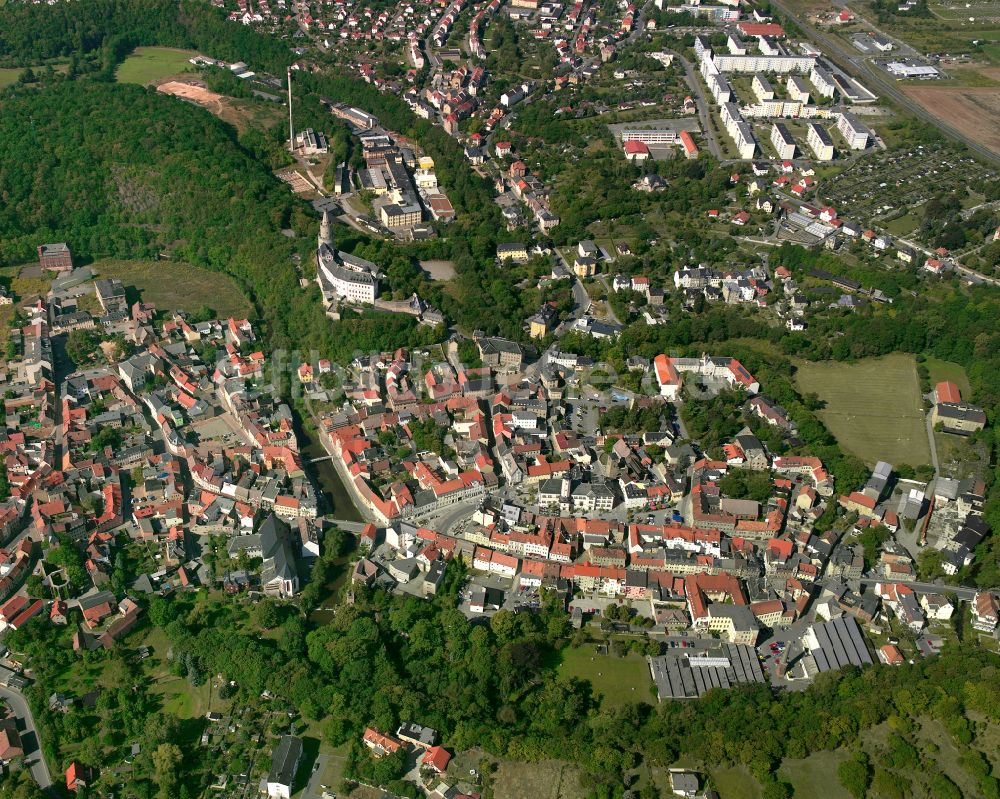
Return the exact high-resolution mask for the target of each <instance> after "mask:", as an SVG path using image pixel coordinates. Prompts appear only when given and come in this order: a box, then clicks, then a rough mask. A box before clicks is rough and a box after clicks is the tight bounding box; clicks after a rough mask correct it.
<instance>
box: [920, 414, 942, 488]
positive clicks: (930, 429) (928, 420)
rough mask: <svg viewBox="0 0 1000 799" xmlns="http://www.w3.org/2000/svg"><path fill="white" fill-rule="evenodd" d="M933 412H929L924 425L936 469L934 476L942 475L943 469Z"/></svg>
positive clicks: (932, 463) (932, 461) (932, 462)
mask: <svg viewBox="0 0 1000 799" xmlns="http://www.w3.org/2000/svg"><path fill="white" fill-rule="evenodd" d="M931 415H932V414H931V412H930V411H928V412H927V415H926V418H925V419H924V423H925V424H926V425H927V443H928V444H930V447H931V465H932V466H933V467H934V476H935V477H936V476H938V475H939V474H941V467H940V465H939V464H938V454H937V442H936V441H935V440H934V423H933V421H931Z"/></svg>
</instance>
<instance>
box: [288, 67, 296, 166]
mask: <svg viewBox="0 0 1000 799" xmlns="http://www.w3.org/2000/svg"><path fill="white" fill-rule="evenodd" d="M288 150H289V152H292V153H294V152H295V122H294V121H292V68H291V67H289V68H288Z"/></svg>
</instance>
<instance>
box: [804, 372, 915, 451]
mask: <svg viewBox="0 0 1000 799" xmlns="http://www.w3.org/2000/svg"><path fill="white" fill-rule="evenodd" d="M795 380H796V383H797V384H798V387H799V389H800V390H801V391H803V392H804V393H810V392H813V393H815V394H817V395H818V396H819V398H820V399H821V400H823V401H824V402H825V403H826V407H825V408H823V409H822V410H820V411H819V412H818V413H819V417H820V418H821V419H822V420H823V423H824V424H825V425H826V426H827V428H828V429H829V430H830V432H831V433H833V435H834V436H836V438H837V441H838V442H840V445H841V446H842V447H843V448H844V449H845V450H847V451H848V452H851V453H853V454H854V455H857V456H858V457H859V458H861V459H862V460H864V461H865V462H866V463H869V464H874V463H875V462H876V461H878V460H885V461H889V462H890V463H894V464H900V463H908V464H911V465H914V466H919V465H921V464H924V463H929V462H930V448H929V446H928V444H927V430H926V426H925V421H924V419H925V417H924V411H923V405H922V401H921V397H920V384H919V382H918V380H917V370H916V363H915V361H914V359H913V356H912V355H902V354H898V353H897V354H893V355H888V356H886V357H884V358H868V359H865V360H863V361H858V362H857V363H834V362H833V361H827V362H823V363H800V364H799V365H798V372H797V373H796V377H795Z"/></svg>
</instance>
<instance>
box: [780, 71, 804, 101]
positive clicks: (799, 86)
mask: <svg viewBox="0 0 1000 799" xmlns="http://www.w3.org/2000/svg"><path fill="white" fill-rule="evenodd" d="M785 88H786V89H787V90H788V96H789V97H791V98H792V99H793V100H798V101H799V102H800V103H808V102H809V87H808V86H807V85H806V82H805V81H804V80H802V78H800V77H799V76H798V75H789V76H788V83H787V84H786V85H785Z"/></svg>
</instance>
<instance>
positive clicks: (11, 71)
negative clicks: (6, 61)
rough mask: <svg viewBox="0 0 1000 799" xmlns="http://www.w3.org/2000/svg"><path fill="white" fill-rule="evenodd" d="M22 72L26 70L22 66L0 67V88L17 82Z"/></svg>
mask: <svg viewBox="0 0 1000 799" xmlns="http://www.w3.org/2000/svg"><path fill="white" fill-rule="evenodd" d="M22 72H24V70H23V69H22V68H21V67H4V68H3V69H0V89H6V88H7V87H8V86H11V85H13V84H14V83H16V82H17V79H18V78H19V77H20V76H21V73H22Z"/></svg>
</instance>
